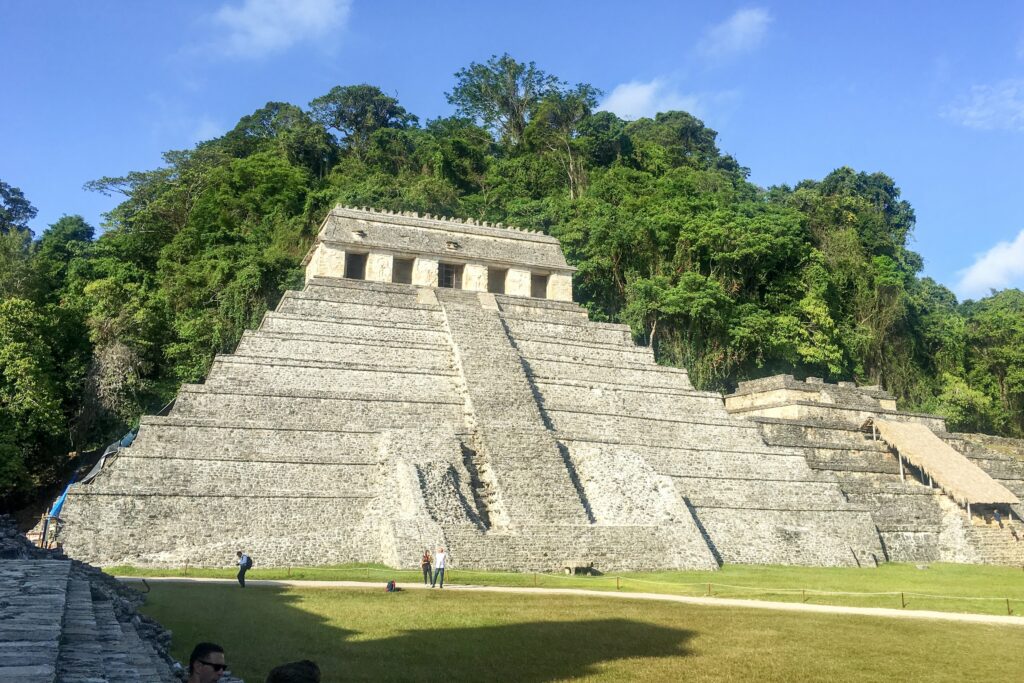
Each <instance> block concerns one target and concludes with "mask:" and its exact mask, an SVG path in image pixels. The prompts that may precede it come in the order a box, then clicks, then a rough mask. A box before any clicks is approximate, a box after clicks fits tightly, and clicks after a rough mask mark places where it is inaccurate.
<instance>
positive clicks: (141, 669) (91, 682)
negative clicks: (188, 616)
mask: <svg viewBox="0 0 1024 683" xmlns="http://www.w3.org/2000/svg"><path fill="white" fill-rule="evenodd" d="M109 597H110V596H109V595H106V596H105V595H103V594H102V593H101V592H100V591H96V590H94V588H93V584H92V583H91V582H90V580H89V578H88V576H87V575H86V574H84V573H83V572H82V571H80V570H79V569H78V568H77V567H75V566H73V564H72V562H71V561H68V560H64V561H62V560H51V559H44V560H35V559H17V560H12V559H8V560H0V606H2V610H0V680H3V681H19V682H20V683H53V682H56V681H60V682H62V683H101V682H109V683H137V682H138V681H146V682H147V683H148V682H150V681H152V682H153V683H172V682H174V683H176V682H177V681H179V680H180V679H179V678H178V675H177V673H176V672H175V669H174V668H172V666H171V662H170V660H169V659H168V658H167V657H166V655H165V654H161V653H159V652H157V650H156V649H155V648H154V646H153V644H152V643H151V642H150V641H149V640H148V639H143V638H142V637H140V635H139V631H138V626H139V625H140V624H141V623H142V622H141V621H140V620H139V617H137V616H135V617H134V618H128V619H127V620H120V619H119V618H118V616H117V612H120V613H121V614H124V609H123V606H122V605H117V606H115V604H114V602H113V601H112V600H111V599H108V598H109Z"/></svg>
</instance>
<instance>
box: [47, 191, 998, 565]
mask: <svg viewBox="0 0 1024 683" xmlns="http://www.w3.org/2000/svg"><path fill="white" fill-rule="evenodd" d="M306 268H307V270H306V273H307V281H306V284H305V287H304V289H303V290H302V291H291V292H287V293H286V294H285V295H284V297H283V298H282V299H281V301H280V303H279V305H278V306H277V309H276V310H275V311H273V312H270V313H267V315H266V316H265V317H264V319H263V321H262V324H261V325H260V327H259V329H258V330H255V331H251V332H247V333H246V334H245V335H244V336H243V338H242V340H241V341H240V342H239V344H238V347H237V349H236V350H235V352H234V353H233V354H230V355H222V356H218V357H217V359H216V360H215V362H214V365H213V368H212V369H211V371H210V373H209V376H208V377H207V379H206V381H205V382H204V383H203V384H199V385H186V386H184V387H182V388H181V391H180V393H179V395H178V398H177V401H176V403H175V404H174V406H173V408H172V409H171V410H170V412H169V414H167V415H165V416H153V417H146V418H144V419H143V422H142V427H141V430H140V433H139V436H138V439H137V440H136V442H135V444H134V445H133V446H132V447H131V448H127V449H124V450H122V451H121V453H120V454H119V455H118V456H117V457H116V458H115V459H113V461H112V462H109V463H108V464H107V466H106V468H105V469H104V471H103V472H102V473H101V474H100V476H98V477H97V478H96V479H94V480H93V481H92V482H91V483H89V484H82V485H76V486H74V487H72V490H71V493H70V495H69V496H68V499H67V502H66V503H65V505H64V512H63V515H62V518H63V519H62V525H61V528H60V532H59V537H60V539H61V541H62V542H63V543H64V544H65V548H66V549H67V551H68V552H69V553H70V554H73V555H75V556H76V557H81V558H83V559H87V560H89V561H92V562H95V563H98V564H117V563H128V564H135V565H149V566H180V565H183V564H184V563H186V562H188V563H191V564H193V565H197V564H201V565H227V564H230V563H231V561H232V560H233V558H234V553H235V550H236V549H239V548H242V549H245V550H247V551H249V552H251V553H252V554H253V555H254V556H255V557H256V558H258V560H259V562H260V564H261V565H263V566H266V565H279V566H281V565H315V564H335V563H343V562H356V561H358V562H383V563H386V564H389V565H392V566H399V567H411V566H415V565H417V564H418V560H419V557H420V554H421V553H422V551H423V549H424V548H427V547H435V546H438V545H443V546H445V547H447V548H448V549H449V550H450V552H451V557H452V558H453V561H454V562H455V565H456V566H461V567H478V568H489V569H507V570H540V571H546V570H558V569H560V568H561V567H563V566H565V565H566V563H568V562H570V561H571V562H574V563H575V562H580V561H582V562H586V563H590V562H592V563H593V564H594V566H595V567H596V568H597V569H598V570H600V571H609V570H630V569H656V568H680V569H681V568H701V569H712V568H716V567H717V566H719V564H720V563H722V562H736V563H771V564H805V565H823V566H835V565H840V566H842V565H852V566H856V565H860V566H874V565H875V564H876V563H877V562H880V561H884V560H886V559H904V558H917V557H925V556H928V557H946V556H947V555H950V554H951V553H946V552H945V551H939V550H938V548H939V546H940V545H942V544H943V543H945V544H946V546H948V547H950V548H953V547H956V548H960V549H962V548H966V547H967V545H968V544H966V542H961V541H958V540H956V539H952V535H955V533H960V532H954V531H950V530H949V529H953V527H955V528H956V529H960V530H961V531H962V530H963V529H965V528H966V527H964V525H962V524H961V525H960V526H959V527H957V526H956V525H954V524H952V522H948V521H944V520H945V517H950V516H951V515H953V514H954V513H956V514H959V513H957V512H956V508H955V505H954V506H953V507H952V508H951V510H945V509H943V508H941V505H940V503H938V502H930V503H927V504H920V505H918V506H917V507H913V510H915V511H916V510H918V509H919V508H920V509H921V510H925V508H927V514H928V515H930V516H929V517H928V519H929V520H930V521H929V522H928V525H924V526H920V528H918V527H913V528H912V529H908V528H905V527H907V523H906V517H905V515H904V513H903V512H901V511H899V510H896V511H892V510H890V509H889V507H887V506H888V504H889V502H891V503H893V504H894V505H896V506H897V507H898V506H901V505H903V504H904V502H905V499H907V498H908V496H906V495H903V494H899V495H897V493H889V492H888V488H892V486H890V484H893V482H891V481H889V480H886V482H885V485H886V487H888V488H885V491H884V492H876V491H873V490H870V489H871V487H872V486H874V482H873V481H868V482H860V483H861V484H863V486H861V487H860V488H857V486H855V484H856V483H857V482H856V481H855V480H856V476H855V475H854V474H849V475H848V474H846V472H847V471H849V472H860V471H861V470H858V469H857V467H858V466H860V465H851V467H850V469H849V470H843V469H842V468H839V467H837V468H831V467H829V466H828V464H829V463H833V462H836V463H838V462H852V461H855V460H857V458H862V459H867V460H870V461H871V463H872V464H870V465H866V466H861V467H862V469H863V467H867V469H868V470H870V472H871V473H872V474H877V475H878V476H885V475H887V474H888V473H890V470H891V467H888V464H886V466H885V467H881V466H880V465H877V464H875V463H876V461H885V455H884V453H883V450H882V448H881V446H879V445H869V446H864V447H863V448H860V450H857V449H850V448H847V449H846V450H845V451H843V450H838V451H837V449H835V448H832V449H831V450H830V449H829V448H824V447H821V448H819V447H818V446H816V445H815V443H816V442H815V441H814V440H815V439H816V438H817V437H818V436H819V432H820V430H821V429H823V428H821V427H820V426H818V422H817V421H816V420H817V417H818V416H812V415H810V413H809V412H807V411H810V410H811V408H810V407H808V406H803V405H802V404H801V402H800V401H799V400H793V401H790V403H792V404H793V405H794V406H796V412H793V413H786V412H785V410H786V408H785V406H781V404H780V406H781V407H780V406H776V407H771V408H770V410H769V409H768V408H766V407H765V406H763V405H762V406H761V409H762V411H768V412H760V413H759V412H757V410H753V409H752V408H751V407H750V406H746V407H744V405H741V404H742V401H744V400H747V399H746V398H745V397H748V398H749V397H750V396H752V395H753V393H752V392H750V391H747V392H746V393H744V389H743V388H741V391H740V392H738V393H737V395H736V396H733V397H730V399H729V400H730V405H729V410H726V406H725V405H723V401H722V398H721V396H719V395H718V394H714V393H707V392H700V391H696V390H695V389H694V388H693V386H692V385H691V384H690V381H689V378H688V376H687V373H686V371H685V370H681V369H676V368H669V367H664V366H659V365H657V364H655V362H654V359H653V356H652V354H651V351H650V349H648V348H644V347H637V346H636V345H635V344H634V343H633V341H632V338H631V335H630V331H629V328H628V327H626V326H624V325H616V324H607V323H595V322H591V321H589V320H588V317H587V313H586V310H585V309H583V308H582V307H580V306H579V305H577V304H575V303H573V302H572V287H571V277H572V272H573V269H572V268H571V267H569V266H568V265H567V264H566V262H565V259H564V257H563V255H562V252H561V249H560V246H559V244H558V242H557V240H555V239H553V238H551V237H548V236H545V235H542V234H537V233H532V232H524V231H519V230H511V229H504V228H502V227H500V226H490V225H487V224H482V225H481V224H476V223H473V222H463V221H451V220H441V219H437V218H434V217H430V216H419V215H416V214H395V213H387V212H375V211H369V210H365V209H352V208H343V207H337V208H335V209H334V210H333V211H332V212H331V214H330V215H329V216H328V217H327V218H326V220H325V222H324V225H323V227H322V228H321V230H320V234H319V239H318V241H317V243H316V244H315V245H314V248H313V249H312V250H311V252H310V256H309V257H308V259H307V261H306ZM787 381H788V380H787ZM829 386H831V385H829ZM748 389H749V387H748ZM791 389H792V388H791V387H790V388H786V391H791ZM846 389H847V388H844V390H846ZM838 390H839V389H838V388H837V389H836V391H838ZM872 391H873V390H857V389H856V388H849V391H848V392H847V393H848V394H849V396H848V398H850V400H854V399H856V401H860V403H857V402H856V401H855V403H854V404H851V407H849V408H843V409H842V410H845V411H847V412H850V414H851V415H852V414H854V413H856V414H857V415H858V416H860V415H862V414H863V416H864V418H865V419H866V417H867V416H868V415H869V414H875V413H877V412H878V411H879V410H891V409H894V408H895V404H894V403H892V405H889V404H888V403H887V404H885V405H884V406H883V405H882V404H881V403H879V401H890V402H891V397H888V398H883V397H882V393H880V392H875V393H874V394H873V393H871V392H872ZM755 393H756V392H755ZM798 393H799V392H798ZM876 394H877V396H876ZM829 395H831V394H829ZM803 396H804V394H803V393H799V396H798V398H802V397H803ZM863 396H875V397H876V398H878V400H876V401H875V402H874V403H873V404H871V406H866V405H862V403H863V401H862V398H861V397H863ZM776 398H779V397H776ZM793 398H794V396H789V397H788V399H793ZM788 399H787V400H788ZM780 400H781V399H780ZM844 400H845V399H844ZM775 402H776V403H778V402H779V401H775ZM782 402H783V403H784V401H782ZM833 407H835V406H833ZM869 408H870V409H869ZM771 410H778V411H781V412H778V413H777V414H775V413H771V414H770V411H771ZM801 411H804V412H801ZM858 411H859V412H858ZM872 411H874V412H872ZM844 414H845V413H844ZM750 416H753V417H754V418H755V419H746V418H747V417H750ZM858 419H861V418H860V417H858ZM921 419H931V420H932V421H933V424H934V425H935V426H936V428H938V427H941V425H940V424H939V423H940V422H941V421H940V420H938V418H923V417H922V418H921ZM773 420H774V422H773ZM801 420H803V421H804V422H805V423H806V424H804V423H802V422H801ZM855 422H856V420H853V422H851V423H849V424H848V426H849V429H847V432H849V433H850V434H854V435H856V437H857V439H859V441H857V445H858V447H860V446H861V445H863V444H864V443H865V442H864V437H863V434H862V433H861V432H859V431H857V428H856V427H855V426H850V425H853V423H855ZM861 422H863V419H861ZM812 423H813V424H812ZM772 425H777V428H773V427H772ZM787 430H788V431H787ZM808 430H809V431H808ZM815 430H818V431H815ZM829 433H830V434H831V432H829ZM844 433H845V432H844ZM950 439H952V440H954V441H955V438H954V437H950ZM979 448H980V447H979ZM844 456H846V457H845V458H844ZM1000 462H1004V460H1001V461H1000ZM872 468H874V469H872ZM886 468H888V469H886ZM875 470H879V471H878V472H875ZM900 486H901V487H902V486H903V485H902V484H900ZM865 487H866V488H867V489H869V492H866V493H865V492H862V491H863V489H864V488H865ZM901 490H902V489H901ZM876 494H877V495H876ZM886 495H888V496H889V497H888V498H886V497H885V496H886ZM927 495H928V496H929V500H933V499H935V494H932V493H929V494H927ZM879 496H881V497H879ZM936 500H937V499H936ZM933 508H934V509H933ZM936 510H937V511H938V512H935V511H936ZM943 515H945V517H944V516H943ZM922 524H924V523H923V522H922ZM929 525H930V526H929ZM911 526H912V525H911ZM925 526H927V529H926V528H925ZM947 527H948V529H947ZM944 530H945V531H944ZM943 547H945V546H943ZM951 552H952V551H951ZM965 552H966V551H965ZM964 557H965V558H966V554H965V555H964Z"/></svg>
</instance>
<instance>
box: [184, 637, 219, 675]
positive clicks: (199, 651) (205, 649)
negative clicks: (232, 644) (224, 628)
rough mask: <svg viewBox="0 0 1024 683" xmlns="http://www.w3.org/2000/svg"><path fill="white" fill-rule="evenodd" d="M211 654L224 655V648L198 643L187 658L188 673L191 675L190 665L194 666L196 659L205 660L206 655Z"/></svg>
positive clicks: (212, 644) (214, 644)
mask: <svg viewBox="0 0 1024 683" xmlns="http://www.w3.org/2000/svg"><path fill="white" fill-rule="evenodd" d="M211 652H219V653H221V654H224V648H222V647H221V646H220V645H217V644H216V643H199V644H198V645H196V646H195V647H194V648H192V654H190V655H189V656H188V672H189V673H192V664H194V663H195V661H196V660H197V659H206V655H208V654H210V653H211Z"/></svg>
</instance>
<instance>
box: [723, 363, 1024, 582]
mask: <svg viewBox="0 0 1024 683" xmlns="http://www.w3.org/2000/svg"><path fill="white" fill-rule="evenodd" d="M725 404H726V408H727V410H728V411H729V413H730V414H732V415H734V416H736V417H744V418H745V419H748V420H750V421H751V422H753V423H754V424H756V425H758V427H759V429H760V431H761V435H762V437H763V438H764V439H765V442H766V443H768V444H771V445H773V446H777V447H785V448H798V449H801V450H803V451H804V453H805V454H806V458H807V464H808V465H809V466H810V467H811V468H812V469H813V470H815V471H816V472H818V473H819V474H820V475H821V476H823V477H829V478H832V479H833V480H834V481H836V482H837V483H838V485H839V487H840V489H841V490H842V491H843V495H844V496H845V497H846V499H847V500H848V501H849V502H850V504H852V505H856V506H858V507H860V508H862V509H866V510H868V511H870V513H871V516H872V519H873V520H874V523H875V526H876V527H877V528H878V533H879V536H880V538H881V540H882V543H883V545H884V548H885V557H886V559H887V560H889V561H892V562H937V561H943V562H966V563H985V564H1003V565H1012V566H1022V567H1024V525H1021V522H1020V520H1021V514H1022V513H1024V510H1022V509H1021V506H1020V502H1019V496H1021V495H1024V443H1022V442H1019V441H1014V440H1012V439H995V438H993V437H983V436H980V435H974V434H952V433H949V432H947V431H946V424H945V421H944V420H943V419H942V418H941V417H938V416H935V415H927V414H920V413H908V412H902V411H899V410H897V409H896V401H895V399H894V398H893V397H892V396H891V395H890V394H889V393H887V392H885V391H884V390H882V388H881V387H878V386H861V387H858V386H856V385H855V384H853V383H852V382H840V383H838V384H829V383H825V382H823V381H822V380H820V379H817V378H813V377H809V378H807V379H806V381H797V380H796V379H794V378H793V377H792V376H790V375H777V376H774V377H767V378H764V379H758V380H752V381H749V382H741V383H740V385H739V388H738V389H737V391H736V392H735V393H733V394H731V395H729V396H727V397H726V398H725Z"/></svg>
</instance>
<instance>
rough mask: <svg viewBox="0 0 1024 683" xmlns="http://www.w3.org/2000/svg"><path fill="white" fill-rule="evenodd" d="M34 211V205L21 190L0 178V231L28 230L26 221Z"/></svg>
mask: <svg viewBox="0 0 1024 683" xmlns="http://www.w3.org/2000/svg"><path fill="white" fill-rule="evenodd" d="M36 213H37V212H36V207H34V206H32V204H31V203H30V202H29V201H28V200H27V199H25V194H24V193H23V192H22V191H21V190H19V189H18V188H16V187H12V186H11V185H8V184H7V183H5V182H4V181H2V180H0V233H3V234H6V233H8V232H11V231H15V230H28V222H29V221H30V220H32V219H33V218H35V217H36Z"/></svg>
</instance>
